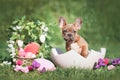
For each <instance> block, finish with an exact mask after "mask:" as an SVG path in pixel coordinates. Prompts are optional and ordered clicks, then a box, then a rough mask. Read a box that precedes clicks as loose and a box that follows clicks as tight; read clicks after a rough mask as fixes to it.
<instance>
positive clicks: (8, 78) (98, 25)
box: [0, 0, 120, 80]
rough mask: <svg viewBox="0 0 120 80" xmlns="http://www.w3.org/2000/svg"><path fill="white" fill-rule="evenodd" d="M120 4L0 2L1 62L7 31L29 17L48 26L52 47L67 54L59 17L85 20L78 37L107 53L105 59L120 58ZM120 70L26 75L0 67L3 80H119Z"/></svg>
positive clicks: (87, 0) (48, 0) (51, 0)
mask: <svg viewBox="0 0 120 80" xmlns="http://www.w3.org/2000/svg"><path fill="white" fill-rule="evenodd" d="M119 7H120V1H113V0H97V1H96V0H34V1H33V0H0V51H1V53H0V62H1V61H2V60H6V59H7V57H8V56H9V54H8V53H7V52H6V48H7V44H6V41H7V39H8V36H7V35H8V34H9V33H8V32H7V28H8V27H9V26H10V25H11V23H12V21H13V20H14V19H16V18H21V17H22V16H24V15H26V17H27V18H28V19H33V20H34V19H40V20H42V21H44V22H46V23H47V24H48V27H49V29H50V33H49V35H50V36H52V39H51V41H50V44H51V45H52V46H53V47H57V48H60V49H62V50H63V51H65V43H64V40H63V38H62V36H61V33H60V29H59V27H58V18H59V16H64V17H65V18H66V20H67V22H69V23H72V22H74V20H75V19H76V18H77V17H82V19H83V25H82V28H81V30H80V31H79V34H80V35H81V36H83V37H84V38H85V39H86V40H87V42H88V43H89V49H94V50H99V49H100V48H101V47H105V48H106V49H107V53H106V57H108V58H116V57H120V42H119V41H120V36H119V34H120V27H119V26H120V23H119V19H120V15H119V13H120V11H119ZM119 74H120V68H119V67H117V68H116V69H115V70H111V71H107V69H100V70H81V69H63V68H59V67H57V70H55V71H54V72H46V73H43V74H40V73H38V72H37V71H33V72H30V73H28V74H24V73H21V72H14V71H13V69H12V68H11V67H2V66H0V79H2V80H15V79H17V80H40V79H41V80H61V79H64V80H68V79H69V80H88V79H89V80H108V79H109V80H119V78H120V77H119Z"/></svg>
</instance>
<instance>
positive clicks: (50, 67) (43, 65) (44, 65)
mask: <svg viewBox="0 0 120 80" xmlns="http://www.w3.org/2000/svg"><path fill="white" fill-rule="evenodd" d="M23 64H24V62H23V61H22V60H19V61H17V62H16V66H15V68H14V70H15V71H17V72H18V71H21V72H24V73H28V72H30V71H33V70H37V71H39V72H40V73H43V72H46V71H54V70H55V69H56V68H55V66H54V64H53V63H52V62H51V61H49V60H47V59H44V58H38V59H34V60H33V61H32V62H31V64H29V65H27V66H23Z"/></svg>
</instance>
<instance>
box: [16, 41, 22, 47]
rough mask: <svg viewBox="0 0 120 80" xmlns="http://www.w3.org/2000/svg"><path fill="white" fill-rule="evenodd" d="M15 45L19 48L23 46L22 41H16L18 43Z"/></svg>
mask: <svg viewBox="0 0 120 80" xmlns="http://www.w3.org/2000/svg"><path fill="white" fill-rule="evenodd" d="M17 44H18V46H19V47H20V48H21V47H22V46H23V41H22V40H18V41H17Z"/></svg>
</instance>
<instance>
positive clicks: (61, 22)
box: [59, 17, 66, 28]
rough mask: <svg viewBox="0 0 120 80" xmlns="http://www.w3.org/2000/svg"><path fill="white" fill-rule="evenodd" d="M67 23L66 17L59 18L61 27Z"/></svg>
mask: <svg viewBox="0 0 120 80" xmlns="http://www.w3.org/2000/svg"><path fill="white" fill-rule="evenodd" d="M65 25H66V20H65V18H64V17H60V18H59V27H60V28H63V27H64V26H65Z"/></svg>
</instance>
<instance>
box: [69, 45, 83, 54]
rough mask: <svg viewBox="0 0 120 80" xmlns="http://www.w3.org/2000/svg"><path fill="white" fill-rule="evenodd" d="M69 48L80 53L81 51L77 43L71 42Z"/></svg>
mask: <svg viewBox="0 0 120 80" xmlns="http://www.w3.org/2000/svg"><path fill="white" fill-rule="evenodd" d="M71 49H72V50H75V51H76V52H78V53H80V52H81V48H80V47H79V46H78V44H77V43H72V44H71Z"/></svg>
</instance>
